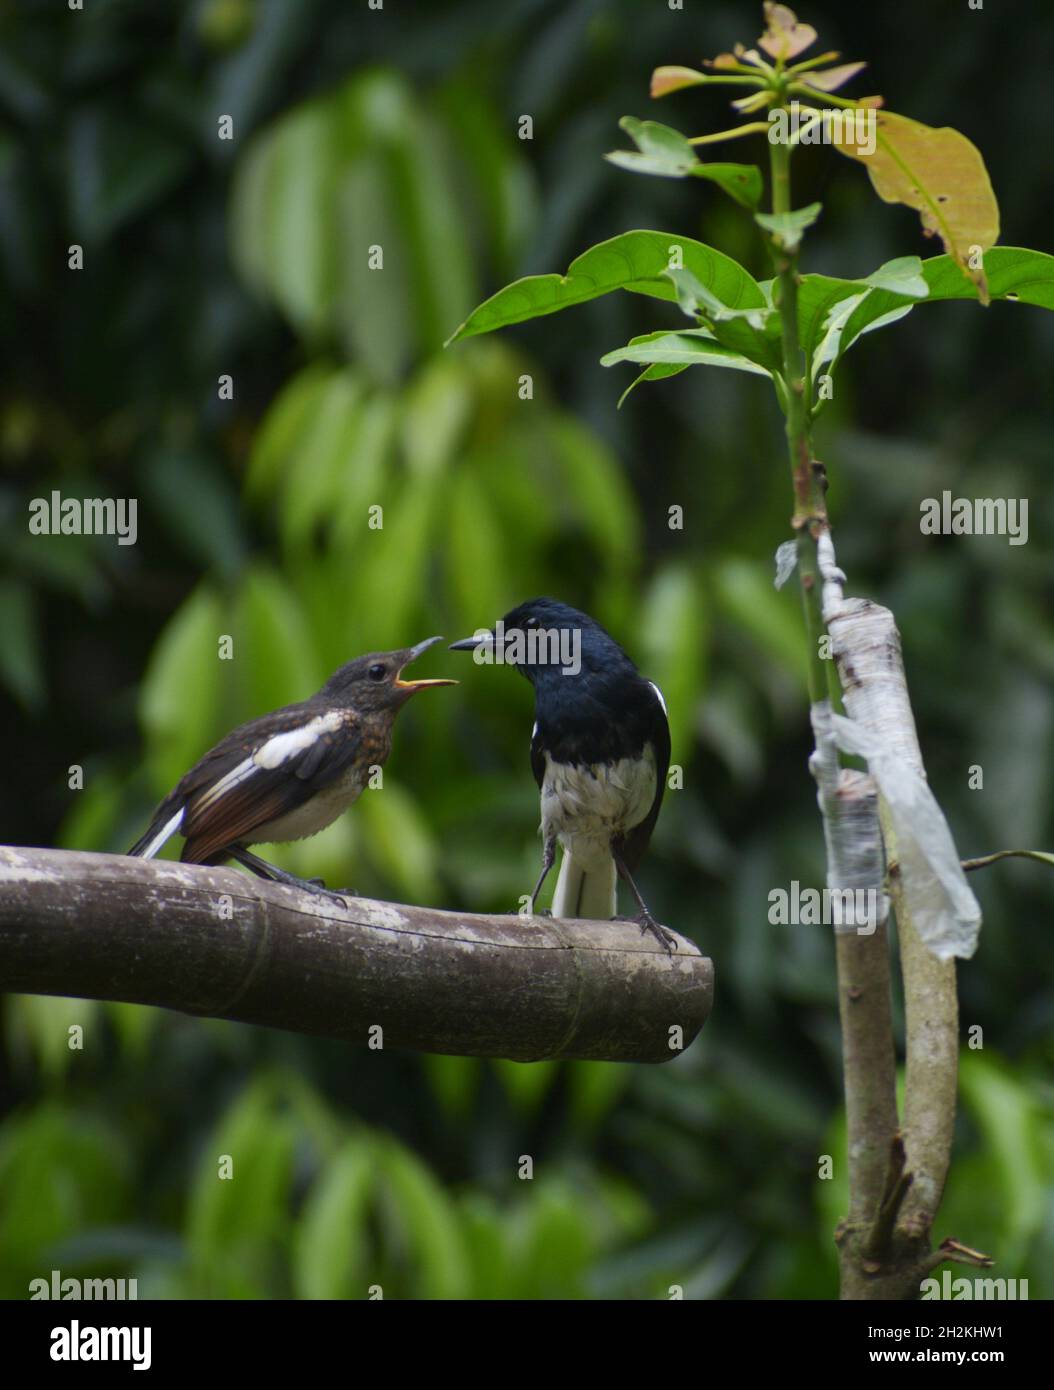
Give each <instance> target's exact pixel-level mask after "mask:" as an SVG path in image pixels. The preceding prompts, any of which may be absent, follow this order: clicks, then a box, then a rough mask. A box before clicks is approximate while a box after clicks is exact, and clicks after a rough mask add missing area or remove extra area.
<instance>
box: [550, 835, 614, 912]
mask: <svg viewBox="0 0 1054 1390" xmlns="http://www.w3.org/2000/svg"><path fill="white" fill-rule="evenodd" d="M616 892H617V882H616V877H615V861H614V859H607V860H606V861H605V862H604V864H602V865H601V866H600V867H599V868H593V867H590V868H588V869H586V868H583V867H582V865H581V864H580V863H579V861H578V860H577V859H575V858H574V856H573V855H572V854H570V853H569V851H567V850H564V857H563V860H562V861H561V863H560V874H559V877H558V878H557V880H556V892H555V893H554V894H553V916H554V917H591V918H593V919H594V920H596V921H609V920H610V919H611V918H612V917H614V915H615V912H616V910H617V908H618V901H617V897H616Z"/></svg>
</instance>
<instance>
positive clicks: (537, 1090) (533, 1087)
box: [491, 1057, 560, 1117]
mask: <svg viewBox="0 0 1054 1390" xmlns="http://www.w3.org/2000/svg"><path fill="white" fill-rule="evenodd" d="M491 1067H492V1068H493V1070H494V1072H495V1074H496V1075H497V1077H498V1079H499V1081H500V1082H501V1084H502V1087H503V1088H504V1091H505V1094H506V1095H507V1096H508V1097H509V1100H510V1101H512V1103H513V1105H514V1106H515V1107H516V1109H517V1111H518V1112H519V1114H520V1115H521V1116H524V1117H530V1116H533V1115H535V1114H536V1113H537V1111H538V1110H539V1108H540V1107H541V1104H542V1101H543V1100H545V1097H546V1096H547V1095H548V1094H549V1092H550V1090H551V1089H552V1087H553V1084H554V1082H555V1081H556V1078H557V1076H558V1075H559V1070H560V1064H559V1063H558V1062H509V1061H506V1060H505V1059H504V1058H500V1057H498V1058H494V1059H493V1060H492V1061H491Z"/></svg>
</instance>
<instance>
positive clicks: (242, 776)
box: [194, 710, 343, 815]
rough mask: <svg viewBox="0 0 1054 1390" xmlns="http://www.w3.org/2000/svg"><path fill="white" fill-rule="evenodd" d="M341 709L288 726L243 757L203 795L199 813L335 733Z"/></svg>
mask: <svg viewBox="0 0 1054 1390" xmlns="http://www.w3.org/2000/svg"><path fill="white" fill-rule="evenodd" d="M342 722H343V721H342V717H341V714H340V711H339V710H330V712H329V713H328V714H319V715H317V716H316V717H315V718H314V719H311V720H309V721H308V723H306V724H303V725H301V727H300V728H299V729H288V730H287V731H286V732H285V733H284V734H272V736H271V737H270V738H269V739H268V740H267V742H266V743H262V744H261V745H260V747H259V748H257V750H256V752H255V753H252V754H250V756H249V757H248V758H243V759H242V760H241V762H240V763H238V765H237V766H236V767H232V768H231V770H230V772H228V773H227V774H226V775H225V776H223V777H221V778H220V780H219V781H218V782H217V783H215V785H214V786H211V787H210V788H209V790H208V791H207V792H206V793H205V795H204V796H203V797H201V798H200V800H199V801H198V803H197V805H196V806H195V808H194V813H195V815H200V813H201V812H202V811H204V810H205V808H206V807H207V806H211V805H212V804H213V803H214V802H215V801H216V800H217V799H218V798H219V797H221V796H224V795H225V794H226V793H227V792H229V791H233V790H234V788H235V787H239V786H241V784H242V783H243V782H244V781H245V780H246V779H247V778H249V777H252V776H253V774H254V773H256V772H258V771H259V770H260V768H266V769H268V771H270V770H272V769H273V768H276V767H281V765H282V764H283V763H284V762H287V761H288V760H289V759H290V758H293V757H295V756H296V755H297V753H302V752H303V751H304V749H305V748H310V747H311V745H312V744H313V743H314V742H315V740H316V739H318V738H321V736H322V735H323V734H327V733H333V732H334V731H335V730H337V729H339V728H340V726H341V723H342Z"/></svg>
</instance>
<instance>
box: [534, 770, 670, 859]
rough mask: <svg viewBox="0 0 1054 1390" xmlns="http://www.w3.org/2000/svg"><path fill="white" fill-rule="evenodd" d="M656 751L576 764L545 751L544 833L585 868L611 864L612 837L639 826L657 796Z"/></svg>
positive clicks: (543, 783)
mask: <svg viewBox="0 0 1054 1390" xmlns="http://www.w3.org/2000/svg"><path fill="white" fill-rule="evenodd" d="M655 775H656V774H655V752H654V749H653V748H652V746H651V744H650V743H649V744H646V745H645V748H644V753H643V756H642V757H641V758H620V759H619V760H618V761H617V762H613V763H596V764H593V765H592V766H589V767H586V766H574V765H571V764H566V763H554V762H553V761H552V759H551V758H550V757H549V755H548V753H547V754H546V755H545V776H544V777H543V779H542V835H543V837H544V838H545V839H547V840H548V839H551V838H556V839H557V840H559V842H560V844H561V845H562V846H563V848H564V849H565V850H566V851H568V852H569V853H573V854H574V857H575V859H576V860H577V861H578V862H579V863H580V864H581V865H582V867H583V868H588V867H589V865H590V864H591V863H592V864H596V865H602V864H605V863H608V864H610V862H611V840H612V837H613V836H615V835H619V834H624V833H625V832H626V831H627V830H632V828H633V827H634V826H635V825H639V824H640V822H641V821H642V820H643V819H644V818H645V816H646V815H647V814H648V812H649V811H650V810H651V804H652V802H653V801H654V799H655V785H656V783H655Z"/></svg>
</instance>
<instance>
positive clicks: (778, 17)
mask: <svg viewBox="0 0 1054 1390" xmlns="http://www.w3.org/2000/svg"><path fill="white" fill-rule="evenodd" d="M765 25H766V28H765V32H764V33H763V34H762V36H761V38H760V39H758V44H759V45H760V46H761V47H762V48H763V49H764V50H765V52H766V53H767V54H768V55H769V57H770V58H782V59H783V60H784V61H786V60H787V59H789V58H796V57H797V56H798V54H799V53H802V52H804V50H805V49H806V48H808V47H809V45H810V44H813V43H815V42H816V30H815V29H814V28H813V27H812V25H811V24H799V23H798V16H797V15H796V14H795V13H794V11H793V10H789V9H788V8H787V6H786V5H773V4H771V3H766V5H765Z"/></svg>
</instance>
